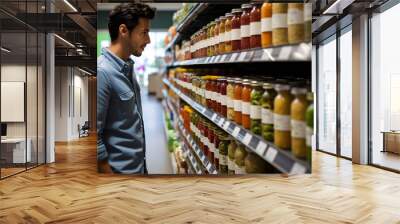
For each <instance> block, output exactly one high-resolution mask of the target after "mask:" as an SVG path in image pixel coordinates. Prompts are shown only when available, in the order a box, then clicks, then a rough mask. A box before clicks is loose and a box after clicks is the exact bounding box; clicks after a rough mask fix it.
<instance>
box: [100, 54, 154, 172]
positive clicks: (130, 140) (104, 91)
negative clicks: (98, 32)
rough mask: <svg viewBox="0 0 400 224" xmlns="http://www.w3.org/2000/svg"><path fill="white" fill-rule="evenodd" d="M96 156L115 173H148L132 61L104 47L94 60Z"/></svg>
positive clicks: (137, 91)
mask: <svg viewBox="0 0 400 224" xmlns="http://www.w3.org/2000/svg"><path fill="white" fill-rule="evenodd" d="M97 159H98V160H99V161H104V160H108V164H109V165H110V166H111V168H112V170H113V171H114V172H115V173H124V174H144V173H147V169H146V162H145V135H144V126H143V118H142V106H141V99H140V87H139V84H138V83H137V81H136V78H135V76H134V73H133V61H132V60H131V59H129V60H128V61H126V62H125V61H123V60H122V59H121V58H119V57H118V56H116V55H115V54H113V53H112V52H111V51H109V50H108V49H107V48H103V49H102V54H101V56H100V57H99V58H98V59H97Z"/></svg>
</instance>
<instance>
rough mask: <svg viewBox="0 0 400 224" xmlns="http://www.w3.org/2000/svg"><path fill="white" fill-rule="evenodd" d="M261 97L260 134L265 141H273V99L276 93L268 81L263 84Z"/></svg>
mask: <svg viewBox="0 0 400 224" xmlns="http://www.w3.org/2000/svg"><path fill="white" fill-rule="evenodd" d="M263 90H264V92H263V95H262V98H261V134H262V136H263V138H264V139H265V140H267V141H270V142H274V116H273V112H274V100H275V97H276V95H277V93H276V91H275V89H274V87H273V85H272V84H270V83H264V84H263Z"/></svg>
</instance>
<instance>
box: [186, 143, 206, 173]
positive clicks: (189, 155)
mask: <svg viewBox="0 0 400 224" xmlns="http://www.w3.org/2000/svg"><path fill="white" fill-rule="evenodd" d="M182 149H183V150H184V152H186V153H187V155H188V158H189V161H190V165H191V166H192V167H193V169H194V171H195V172H196V173H197V174H202V172H201V170H200V169H199V167H198V165H197V162H196V159H195V158H194V157H193V154H192V153H191V152H190V150H188V149H187V148H186V146H185V145H183V147H182Z"/></svg>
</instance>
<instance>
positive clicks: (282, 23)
mask: <svg viewBox="0 0 400 224" xmlns="http://www.w3.org/2000/svg"><path fill="white" fill-rule="evenodd" d="M287 25H288V24H287V14H286V13H279V14H272V29H277V28H287V27H288V26H287Z"/></svg>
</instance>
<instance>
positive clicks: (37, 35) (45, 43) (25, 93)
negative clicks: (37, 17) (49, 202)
mask: <svg viewBox="0 0 400 224" xmlns="http://www.w3.org/2000/svg"><path fill="white" fill-rule="evenodd" d="M27 2H28V1H27V0H26V1H25V11H26V10H27ZM36 3H37V4H36V9H37V10H36V11H38V9H39V8H38V4H39V0H36ZM46 12H47V7H46ZM26 16H27V15H26V14H25V17H26ZM24 24H25V84H24V98H25V99H24V107H25V108H24V120H25V169H24V170H21V171H19V172H15V173H13V174H10V175H7V176H4V177H3V176H2V175H1V174H2V173H1V170H2V169H1V168H0V180H3V179H6V178H8V177H11V176H14V175H17V174H19V173H22V172H25V171H27V170H30V169H33V168H36V167H39V166H41V165H43V164H46V163H47V150H46V149H47V39H46V38H47V37H46V36H47V33H43V34H45V35H44V42H42V44H44V51H42V53H44V55H43V56H42V57H43V59H44V69H43V70H42V73H43V74H42V76H43V75H44V77H43V79H42V82H44V100H43V103H44V117H43V118H44V121H42V122H44V136H43V141H44V146H43V147H44V151H43V152H44V155H43V157H44V161H43V163H39V107H38V106H37V107H36V143H37V144H36V146H37V147H36V150H37V152H36V162H35V164H33V166H30V167H28V163H27V160H28V154H27V147H28V144H27V141H28V125H27V121H28V119H27V116H28V114H27V81H28V67H27V64H28V29H29V28H30V29H31V30H34V31H35V33H36V45H37V46H36V56H37V58H36V100H37V102H36V104H37V105H38V104H39V69H38V66H39V33H40V31H39V30H36V29H35V28H33V27H31V26H29V25H28V24H26V23H24ZM1 34H2V32H0V45H1ZM1 59H2V58H1V54H0V67H1V61H2V60H1ZM0 81H1V69H0ZM0 89H1V87H0ZM0 97H1V93H0ZM0 116H1V115H0ZM0 121H1V117H0ZM0 123H1V122H0ZM0 158H1V144H0Z"/></svg>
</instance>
